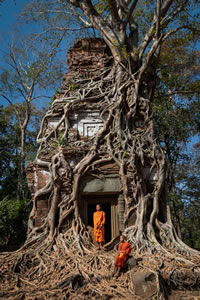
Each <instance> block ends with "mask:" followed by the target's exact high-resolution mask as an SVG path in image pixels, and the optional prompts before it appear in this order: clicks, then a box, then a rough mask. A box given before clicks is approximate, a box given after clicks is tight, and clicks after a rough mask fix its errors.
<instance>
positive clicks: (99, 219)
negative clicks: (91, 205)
mask: <svg viewBox="0 0 200 300" xmlns="http://www.w3.org/2000/svg"><path fill="white" fill-rule="evenodd" d="M105 221H106V214H105V212H104V211H102V210H101V205H99V204H97V205H96V212H95V213H94V214H93V222H94V237H95V240H96V242H97V243H98V250H99V249H100V246H103V243H104V224H105Z"/></svg>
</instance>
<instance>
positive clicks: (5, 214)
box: [0, 196, 31, 250]
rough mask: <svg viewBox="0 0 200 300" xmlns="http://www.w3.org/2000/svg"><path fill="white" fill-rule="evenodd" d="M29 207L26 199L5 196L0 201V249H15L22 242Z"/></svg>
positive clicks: (24, 235)
mask: <svg viewBox="0 0 200 300" xmlns="http://www.w3.org/2000/svg"><path fill="white" fill-rule="evenodd" d="M30 209H31V205H30V201H29V200H28V199H22V200H21V199H16V198H12V197H11V196H6V197H5V198H4V199H3V200H2V201H0V232H1V235H0V250H15V249H17V248H19V247H20V246H21V245H22V244H23V243H24V241H25V238H26V230H27V220H28V216H29V213H30Z"/></svg>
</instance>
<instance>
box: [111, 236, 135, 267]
mask: <svg viewBox="0 0 200 300" xmlns="http://www.w3.org/2000/svg"><path fill="white" fill-rule="evenodd" d="M131 249H132V246H131V245H130V244H129V243H127V242H123V243H120V244H119V248H118V250H119V252H120V251H124V253H119V254H118V255H117V256H116V257H115V265H114V266H115V267H120V268H121V269H123V268H124V267H125V262H126V260H127V258H128V255H129V253H130V252H131Z"/></svg>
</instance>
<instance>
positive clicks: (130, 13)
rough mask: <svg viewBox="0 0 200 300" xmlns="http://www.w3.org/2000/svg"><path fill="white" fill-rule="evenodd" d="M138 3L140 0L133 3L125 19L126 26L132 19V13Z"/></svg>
mask: <svg viewBox="0 0 200 300" xmlns="http://www.w3.org/2000/svg"><path fill="white" fill-rule="evenodd" d="M137 3H138V0H134V1H133V3H132V4H131V7H130V8H129V12H128V16H127V18H126V20H125V26H126V25H127V24H128V22H129V21H130V18H131V15H132V13H133V11H134V9H135V8H136V5H137Z"/></svg>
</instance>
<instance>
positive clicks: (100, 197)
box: [79, 193, 119, 243]
mask: <svg viewBox="0 0 200 300" xmlns="http://www.w3.org/2000/svg"><path fill="white" fill-rule="evenodd" d="M97 204H100V205H101V208H102V210H103V211H104V212H105V214H106V222H105V243H108V242H110V241H111V240H112V239H114V238H116V237H117V236H118V235H119V224H118V222H119V220H118V194H117V193H116V194H114V193H112V194H111V193H110V194H108V193H99V194H97V193H87V194H86V193H85V194H81V195H80V196H79V212H80V216H81V218H82V220H83V222H84V223H85V225H86V226H89V227H90V231H91V233H92V234H93V231H92V228H93V227H94V225H93V213H94V212H95V211H96V205H97Z"/></svg>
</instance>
